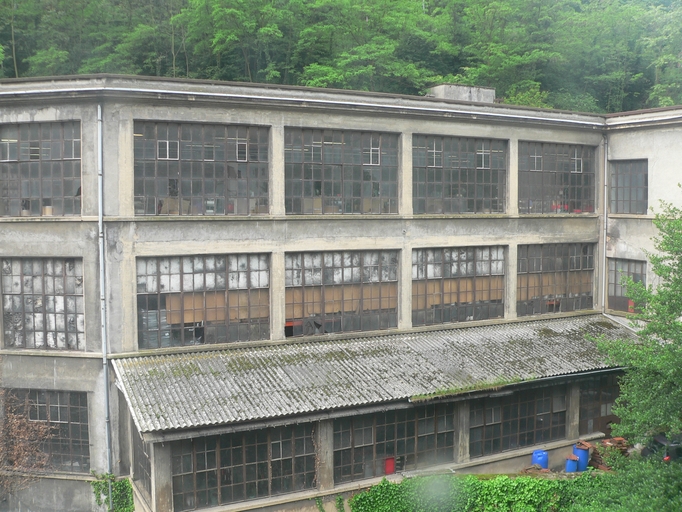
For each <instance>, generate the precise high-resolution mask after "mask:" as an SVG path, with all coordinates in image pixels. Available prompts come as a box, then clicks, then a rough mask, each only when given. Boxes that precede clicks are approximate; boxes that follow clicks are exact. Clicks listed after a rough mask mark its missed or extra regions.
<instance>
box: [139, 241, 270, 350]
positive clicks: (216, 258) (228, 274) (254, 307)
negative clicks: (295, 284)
mask: <svg viewBox="0 0 682 512" xmlns="http://www.w3.org/2000/svg"><path fill="white" fill-rule="evenodd" d="M269 287H270V258H269V256H268V255H267V254H239V255H229V256H225V255H209V256H174V257H162V258H138V259H137V325H138V345H139V347H140V348H141V349H144V348H163V347H177V346H184V345H197V344H204V343H222V342H227V341H248V340H262V339H267V338H269V336H270V329H269V325H270V324H269V322H270V290H269Z"/></svg>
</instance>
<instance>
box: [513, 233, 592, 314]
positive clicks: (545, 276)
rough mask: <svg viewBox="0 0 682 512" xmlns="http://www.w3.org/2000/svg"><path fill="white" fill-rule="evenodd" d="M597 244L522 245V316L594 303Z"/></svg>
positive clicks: (519, 296) (519, 306) (519, 289)
mask: <svg viewBox="0 0 682 512" xmlns="http://www.w3.org/2000/svg"><path fill="white" fill-rule="evenodd" d="M593 274H594V244H582V243H578V244H547V245H520V246H519V248H518V269H517V302H516V313H517V315H518V316H527V315H538V314H543V313H559V312H564V311H577V310H580V309H591V308H592V307H593V301H592V294H593V290H592V287H593Z"/></svg>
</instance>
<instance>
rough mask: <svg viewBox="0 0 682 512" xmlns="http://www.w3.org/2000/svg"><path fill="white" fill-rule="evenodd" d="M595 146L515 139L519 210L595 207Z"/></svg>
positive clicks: (577, 210) (589, 209) (560, 210)
mask: <svg viewBox="0 0 682 512" xmlns="http://www.w3.org/2000/svg"><path fill="white" fill-rule="evenodd" d="M594 197H595V150H594V148H593V147H588V146H574V145H568V144H543V143H540V142H519V213H586V212H594V209H595V199H594Z"/></svg>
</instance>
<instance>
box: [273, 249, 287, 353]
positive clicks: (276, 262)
mask: <svg viewBox="0 0 682 512" xmlns="http://www.w3.org/2000/svg"><path fill="white" fill-rule="evenodd" d="M270 258H271V259H270V312H271V316H270V339H271V340H283V339H284V323H285V321H286V301H285V300H284V296H285V293H286V288H285V286H284V284H285V283H284V252H283V251H273V253H272V254H271V256H270Z"/></svg>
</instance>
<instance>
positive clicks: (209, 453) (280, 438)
mask: <svg viewBox="0 0 682 512" xmlns="http://www.w3.org/2000/svg"><path fill="white" fill-rule="evenodd" d="M171 461H172V462H171V470H172V477H173V505H174V508H173V510H175V511H180V510H194V509H197V508H204V507H211V506H215V505H222V504H226V503H233V502H238V501H245V500H252V499H256V498H266V497H268V496H275V495H278V494H284V493H290V492H295V491H302V490H305V489H312V488H313V487H314V481H315V448H314V444H313V426H312V425H311V424H304V425H296V426H287V427H279V428H272V429H267V430H254V431H249V432H246V433H241V432H240V433H236V434H225V435H221V436H211V437H199V438H195V439H188V440H185V441H175V442H172V443H171Z"/></svg>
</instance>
